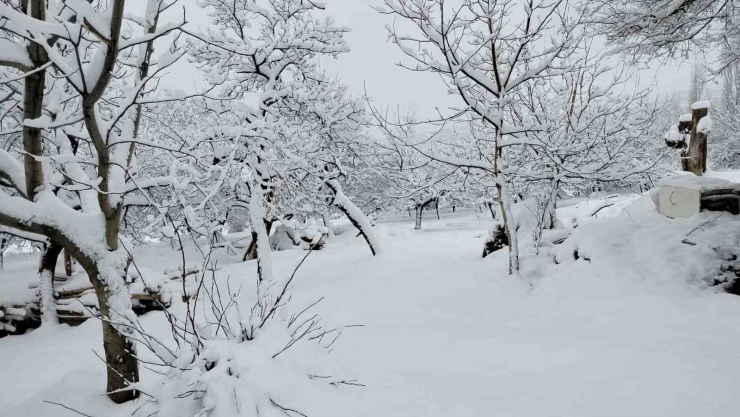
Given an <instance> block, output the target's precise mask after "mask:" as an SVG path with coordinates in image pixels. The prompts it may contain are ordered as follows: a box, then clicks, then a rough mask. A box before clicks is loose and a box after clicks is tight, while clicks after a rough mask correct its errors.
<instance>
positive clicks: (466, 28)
mask: <svg viewBox="0 0 740 417" xmlns="http://www.w3.org/2000/svg"><path fill="white" fill-rule="evenodd" d="M378 10H379V11H380V12H381V13H385V14H389V15H392V16H395V17H397V18H401V19H404V20H406V21H408V22H409V23H411V24H412V25H413V27H414V29H415V30H414V31H413V32H411V33H406V32H405V31H403V32H401V31H400V29H397V28H396V27H394V26H388V30H389V37H390V39H391V41H392V42H394V43H396V44H397V45H398V46H399V48H400V49H401V50H402V51H403V52H404V53H405V54H406V55H407V56H408V58H409V59H410V62H411V64H402V65H405V66H407V67H408V68H409V69H411V70H414V71H428V72H432V73H435V74H439V75H440V76H442V78H443V79H444V80H445V82H446V83H447V86H448V89H449V91H450V92H451V93H453V94H456V95H458V96H459V97H460V98H461V100H462V102H463V103H464V104H465V110H467V111H469V112H471V113H472V114H474V117H476V118H478V119H479V120H481V123H485V124H486V125H487V126H489V127H490V128H491V129H493V136H491V137H492V139H493V140H491V141H490V145H491V147H490V150H488V151H487V152H485V153H484V155H485V156H484V158H483V159H482V160H481V159H476V160H465V159H463V158H447V157H443V156H442V155H437V154H432V155H429V156H433V157H434V158H435V159H438V160H441V161H444V162H448V163H451V164H453V165H459V166H466V167H469V168H477V169H482V170H485V171H488V172H490V173H491V174H492V182H493V183H495V186H496V190H497V195H498V199H499V204H500V206H501V212H502V217H503V219H502V220H503V224H504V225H505V229H506V233H507V235H508V237H509V243H510V246H509V272H510V273H512V274H514V273H517V271H518V270H519V248H518V241H517V236H516V232H515V229H516V228H515V226H514V219H513V218H512V217H513V215H512V212H511V204H512V203H511V197H510V194H509V190H508V186H507V181H508V171H509V170H510V168H511V166H510V163H509V161H508V153H509V152H508V151H506V148H508V147H511V146H515V145H521V144H523V143H526V142H527V139H526V138H523V136H524V134H525V133H526V132H533V131H537V130H543V129H544V127H542V126H538V125H536V124H519V123H517V121H516V120H515V119H514V118H512V117H511V115H512V113H511V112H512V110H511V106H512V101H513V100H514V99H515V96H516V95H517V94H518V93H519V90H520V89H521V88H522V87H523V86H524V85H526V84H528V83H530V82H532V81H534V80H538V79H545V78H548V77H550V76H552V75H554V74H557V73H560V72H562V71H563V70H564V69H565V68H562V67H561V62H562V60H563V58H565V57H566V56H568V55H569V54H570V52H571V51H572V50H573V49H574V47H575V46H576V45H577V38H576V37H575V36H574V35H575V34H574V32H573V30H574V25H573V23H574V22H573V21H572V18H571V17H569V16H570V15H572V14H573V13H571V11H570V9H569V6H568V3H567V2H565V1H557V0H556V1H514V0H511V1H504V2H499V1H491V0H475V1H472V0H471V1H463V2H462V3H461V4H454V5H453V4H450V3H448V2H445V0H424V1H411V0H386V1H385V7H380V8H378ZM514 12H516V15H517V16H518V17H519V19H517V20H518V21H517V22H516V23H515V22H511V21H509V20H510V18H511V16H513V13H514Z"/></svg>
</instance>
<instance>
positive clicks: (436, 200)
mask: <svg viewBox="0 0 740 417" xmlns="http://www.w3.org/2000/svg"><path fill="white" fill-rule="evenodd" d="M434 208H435V210H437V220H440V217H439V199H435V200H434Z"/></svg>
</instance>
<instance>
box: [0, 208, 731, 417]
mask: <svg viewBox="0 0 740 417" xmlns="http://www.w3.org/2000/svg"><path fill="white" fill-rule="evenodd" d="M558 214H559V217H560V218H561V219H562V220H563V223H565V224H566V226H568V227H572V226H573V225H574V224H578V227H577V228H575V229H574V230H573V232H572V234H571V237H570V238H569V239H568V240H566V241H565V242H564V243H562V244H561V245H557V246H554V247H553V248H548V249H546V250H544V251H543V252H542V253H541V254H540V255H539V256H535V255H532V254H530V255H528V256H526V257H524V259H523V274H524V276H523V277H520V278H512V277H508V276H507V275H506V270H507V264H506V262H507V256H506V254H505V253H503V252H505V251H501V252H497V253H495V254H493V255H491V256H489V257H488V258H486V259H481V258H480V253H481V250H482V245H483V237H484V236H485V232H486V230H487V229H488V228H489V227H490V225H491V223H492V221H491V220H490V214H488V213H474V212H469V211H468V212H458V213H442V219H441V220H436V216H435V215H434V214H433V213H432V212H427V213H425V216H426V218H425V219H424V222H423V225H422V230H420V231H414V230H413V219H412V218H411V217H405V216H395V217H393V218H392V219H386V220H380V221H379V222H378V225H377V226H376V231H377V233H378V235H379V237H380V239H381V242H382V243H383V245H384V251H383V253H382V255H381V256H379V257H376V258H373V257H372V256H371V255H370V251H369V250H368V248H367V246H366V245H364V243H363V242H362V240H361V238H355V233H352V232H347V233H344V234H342V235H340V236H337V237H336V238H334V239H330V240H329V242H328V244H327V246H326V249H325V250H322V251H317V252H314V253H312V254H311V255H310V256H309V257H308V259H307V260H306V262H305V264H304V265H303V266H302V267H301V269H300V270H299V271H298V274H297V276H296V280H295V281H294V283H295V285H294V288H293V295H294V297H293V300H292V301H291V304H294V305H295V306H296V308H298V309H299V308H300V307H302V306H305V305H308V304H309V303H310V302H312V301H314V300H316V299H318V298H319V297H325V299H324V300H323V301H322V302H321V303H320V304H319V305H318V306H317V312H318V313H320V314H321V316H322V318H323V320H324V321H325V322H326V323H328V324H330V325H335V326H336V325H340V326H341V325H355V324H362V325H364V327H352V328H347V329H345V331H344V333H343V335H342V337H341V338H340V339H339V340H338V341H337V343H336V345H335V346H334V350H333V352H332V356H333V357H334V358H336V359H337V360H338V361H340V362H341V366H342V367H343V368H344V369H345V370H346V371H347V373H348V374H350V375H351V376H352V377H353V378H356V379H357V380H358V381H359V382H361V383H362V384H364V385H365V386H364V387H344V388H337V389H336V390H335V391H336V392H335V393H334V394H335V395H333V396H332V401H331V402H327V403H321V404H314V405H312V406H311V407H310V408H311V409H313V410H315V409H317V408H318V409H319V410H321V414H320V415H318V414H310V415H309V417H320V416H342V417H351V416H358V417H359V416H363V417H374V416H378V417H380V416H383V417H386V416H393V417H406V416H408V417H417V416H429V417H431V416H461V417H462V416H490V415H496V416H532V417H542V416H584V417H586V416H588V417H594V416H620V417H623V416H651V417H653V416H691V417H695V416H736V415H737V410H738V408H739V407H740V399H738V398H737V396H736V395H734V394H735V391H736V387H737V386H739V385H740V361H738V360H736V359H735V357H734V353H735V352H736V350H737V346H740V326H739V325H738V317H740V298H738V297H737V296H734V295H728V294H724V293H720V292H718V291H715V290H712V289H708V288H707V285H706V282H707V279H709V277H711V276H712V274H713V273H715V272H716V271H717V270H718V269H719V267H720V266H721V265H723V263H726V262H727V261H726V260H725V257H724V255H726V253H725V252H726V251H727V250H729V249H727V248H728V247H733V246H738V242H739V241H738V238H740V221H739V220H740V219H738V218H737V217H736V216H732V215H730V214H727V213H726V214H723V215H722V216H719V213H702V214H701V215H700V216H698V217H697V218H693V219H687V220H671V219H667V218H664V217H662V216H660V215H658V214H657V213H655V211H654V210H653V206H652V202H651V201H650V199H649V198H648V197H644V196H636V195H633V196H629V195H619V196H617V197H610V198H606V197H605V198H601V199H597V200H589V201H581V202H578V203H577V204H573V205H569V206H567V207H564V208H563V209H560V210H559V213H558ZM684 240H688V241H689V242H690V243H682V242H683V241H684ZM718 246H719V247H720V248H718ZM713 248H714V249H713ZM576 252H577V253H578V256H577V259H576V256H574V253H576ZM140 253H141V254H142V255H141V258H142V259H141V260H140V261H139V262H141V263H143V264H145V265H143V266H145V267H147V268H151V269H154V270H163V269H166V268H168V267H172V266H177V263H178V262H179V260H178V258H177V257H176V256H175V255H176V254H175V253H173V252H171V251H169V249H168V247H167V246H166V245H158V246H157V245H153V246H152V247H151V248H144V249H142V250H140ZM304 255H305V251H301V250H295V251H285V252H279V253H276V254H275V259H274V263H275V265H274V266H275V274H276V275H277V274H289V273H290V272H292V270H293V268H294V267H295V265H296V264H297V263H298V262H299V261H300V258H301V257H303V256H304ZM24 256H25V258H21V257H24ZM195 256H196V255H195V252H193V255H192V257H195ZM24 259H25V260H24ZM193 262H196V261H195V260H194V261H193ZM556 262H557V263H556ZM35 266H36V263H35V260H34V259H33V257H32V256H28V255H19V258H17V259H15V260H11V259H9V260H8V261H6V271H5V272H3V274H2V275H0V294H5V295H8V294H10V293H11V291H15V292H16V293H19V292H22V289H23V287H24V285H27V281H28V280H32V279H33V268H35ZM254 269H255V264H254V262H247V263H231V264H229V263H228V262H227V260H226V259H224V261H223V263H222V268H221V269H220V270H219V271H218V274H217V280H219V281H221V282H224V281H226V280H227V279H228V280H229V281H230V285H232V286H235V285H237V284H238V283H240V281H244V287H245V288H250V290H246V291H245V292H249V293H251V292H253V291H252V290H251V289H252V288H254V287H253V285H254V280H255V271H254ZM24 271H25V272H24ZM24 274H25V275H24ZM11 275H12V276H13V277H15V278H14V279H10V278H11ZM173 310H174V311H182V310H183V306H182V305H176V306H174V307H173ZM142 323H143V325H144V326H145V327H147V328H149V329H152V330H153V331H161V332H163V333H165V334H166V332H167V326H166V322H165V321H164V320H163V314H162V313H160V312H153V313H148V314H147V315H145V316H143V317H142ZM100 333H101V331H100V324H99V323H97V322H95V321H88V322H87V323H85V324H83V325H82V326H80V327H77V328H70V327H67V326H61V327H59V328H41V329H39V330H35V331H33V332H31V333H29V334H26V335H23V336H11V337H6V338H3V339H0V393H2V394H0V410H1V411H0V415H3V416H5V415H7V416H29V417H30V416H33V417H44V416H54V417H66V416H77V415H79V414H76V413H74V412H72V411H68V410H66V409H64V408H62V407H60V406H58V405H53V404H49V403H45V402H44V401H50V402H56V403H60V404H64V405H66V406H69V407H71V408H74V409H76V410H78V411H80V412H83V413H85V414H88V415H90V416H95V417H102V416H119V415H130V414H131V413H132V412H133V411H134V410H135V409H136V408H137V406H138V405H140V404H127V405H123V406H115V405H113V404H112V403H111V402H110V401H109V400H108V399H107V397H105V396H104V395H103V391H104V381H105V368H104V365H103V364H102V363H101V362H100V361H99V360H98V359H97V358H96V357H95V355H94V354H93V352H92V350H93V349H94V350H96V351H98V352H101V351H102V337H101V334H100ZM142 375H143V379H144V382H145V385H146V384H150V385H151V384H153V383H154V382H155V381H157V379H158V378H159V376H158V375H157V374H155V373H153V372H149V371H146V370H143V372H142ZM272 382H274V381H272ZM278 382H279V381H278ZM144 400H145V399H142V400H141V401H144ZM287 402H290V399H287ZM290 405H291V406H295V408H297V409H299V410H300V409H301V405H300V404H290ZM165 417H169V416H165Z"/></svg>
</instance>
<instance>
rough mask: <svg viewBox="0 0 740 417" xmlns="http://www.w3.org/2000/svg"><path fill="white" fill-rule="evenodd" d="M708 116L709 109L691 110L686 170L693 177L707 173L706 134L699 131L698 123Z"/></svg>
mask: <svg viewBox="0 0 740 417" xmlns="http://www.w3.org/2000/svg"><path fill="white" fill-rule="evenodd" d="M708 114H709V108H705V107H700V108H693V107H692V110H691V141H690V142H689V149H688V159H687V161H688V168H689V169H688V170H687V171H690V172H693V173H694V175H699V176H701V175H703V174H704V173H705V172H706V171H707V133H708V132H700V131H699V129H698V128H699V121H700V120H701V119H702V118H703V117H704V116H707V115H708Z"/></svg>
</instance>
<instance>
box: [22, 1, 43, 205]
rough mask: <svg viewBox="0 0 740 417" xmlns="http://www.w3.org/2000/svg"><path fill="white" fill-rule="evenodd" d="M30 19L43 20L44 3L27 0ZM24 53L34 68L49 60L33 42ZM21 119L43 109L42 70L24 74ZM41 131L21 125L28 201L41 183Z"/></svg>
mask: <svg viewBox="0 0 740 417" xmlns="http://www.w3.org/2000/svg"><path fill="white" fill-rule="evenodd" d="M27 4H28V8H30V13H29V14H30V16H31V17H33V18H35V19H38V20H40V21H42V22H43V21H44V20H46V1H44V0H29V1H28V3H27ZM28 52H29V56H30V58H31V62H33V65H34V68H39V67H41V66H43V65H44V64H46V63H47V62H48V61H49V57H48V55H47V54H46V50H45V49H44V48H43V47H42V46H41V45H39V44H37V43H36V42H29V43H28ZM23 81H24V82H23V119H24V120H29V119H31V120H32V119H38V118H39V117H41V115H42V111H43V108H44V87H45V85H46V70H42V71H37V72H34V73H31V74H27V75H26V76H25V78H24V80H23ZM41 133H42V132H41V129H38V128H35V127H29V126H25V125H24V126H23V149H24V151H25V155H24V157H23V165H24V167H25V174H26V194H27V196H26V197H27V198H28V199H29V200H31V201H33V200H34V198H35V196H36V191H37V188H38V187H40V186H42V185H43V184H44V172H43V164H42V162H41V160H40V159H36V157H40V156H42V154H43V151H44V147H43V138H42V136H41Z"/></svg>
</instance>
